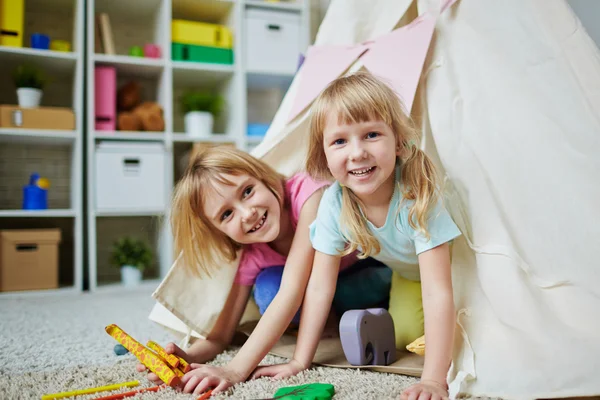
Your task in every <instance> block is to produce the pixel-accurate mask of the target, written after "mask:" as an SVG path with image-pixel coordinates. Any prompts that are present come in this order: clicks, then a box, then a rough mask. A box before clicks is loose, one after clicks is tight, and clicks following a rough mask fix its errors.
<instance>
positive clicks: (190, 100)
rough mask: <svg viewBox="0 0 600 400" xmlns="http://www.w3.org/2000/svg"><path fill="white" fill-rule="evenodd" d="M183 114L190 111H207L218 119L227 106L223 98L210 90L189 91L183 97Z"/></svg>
mask: <svg viewBox="0 0 600 400" xmlns="http://www.w3.org/2000/svg"><path fill="white" fill-rule="evenodd" d="M181 106H182V109H183V113H184V114H185V113H188V112H190V111H207V112H209V113H211V114H213V116H214V117H215V118H216V117H218V116H219V115H220V114H221V112H222V111H223V108H224V106H225V100H224V99H223V97H222V96H220V95H218V94H216V93H213V92H211V91H209V90H188V91H187V92H185V93H184V94H183V95H182V96H181Z"/></svg>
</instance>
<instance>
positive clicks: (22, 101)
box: [13, 64, 48, 108]
mask: <svg viewBox="0 0 600 400" xmlns="http://www.w3.org/2000/svg"><path fill="white" fill-rule="evenodd" d="M13 80H14V83H15V86H16V87H17V98H18V100H19V106H20V107H29V108H31V107H39V105H40V100H41V99H42V89H43V88H44V86H45V85H46V83H47V81H48V80H47V78H46V76H45V75H44V72H43V71H42V70H41V69H39V68H37V67H35V66H33V65H29V64H23V65H19V66H18V67H17V68H16V69H15V70H14V72H13Z"/></svg>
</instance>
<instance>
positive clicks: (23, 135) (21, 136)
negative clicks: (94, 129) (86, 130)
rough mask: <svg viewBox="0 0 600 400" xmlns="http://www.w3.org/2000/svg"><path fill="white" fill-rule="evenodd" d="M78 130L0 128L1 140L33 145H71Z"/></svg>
mask: <svg viewBox="0 0 600 400" xmlns="http://www.w3.org/2000/svg"><path fill="white" fill-rule="evenodd" d="M78 134H79V133H78V132H77V131H63V130H53V129H22V128H0V142H2V143H15V144H17V143H19V144H33V145H58V146H64V145H70V144H72V143H73V142H75V140H77V136H78Z"/></svg>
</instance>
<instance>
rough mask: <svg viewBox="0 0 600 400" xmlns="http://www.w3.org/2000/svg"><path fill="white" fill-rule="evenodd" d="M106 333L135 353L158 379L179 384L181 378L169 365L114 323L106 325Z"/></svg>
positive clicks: (173, 384)
mask: <svg viewBox="0 0 600 400" xmlns="http://www.w3.org/2000/svg"><path fill="white" fill-rule="evenodd" d="M105 330H106V333H108V334H109V335H110V336H112V337H113V338H115V339H116V340H117V341H118V342H119V343H121V344H122V345H123V346H124V347H125V348H126V349H127V350H129V351H130V352H131V354H133V355H135V356H136V357H137V359H138V360H140V362H141V363H142V364H144V365H145V366H146V368H148V369H149V370H150V371H152V372H154V373H155V374H156V375H157V376H158V378H159V379H160V380H162V381H163V382H164V383H166V384H167V385H169V386H171V387H175V386H179V385H180V384H181V379H180V377H179V376H178V374H177V373H175V372H174V371H173V370H172V369H171V367H170V365H169V364H168V363H167V362H165V361H164V360H163V359H162V358H161V357H160V356H159V355H157V354H156V353H154V352H153V351H152V350H150V349H148V348H146V347H144V346H143V345H142V344H141V343H140V342H138V341H137V340H135V339H134V338H132V337H131V336H129V335H128V334H127V333H126V332H124V331H123V330H122V329H121V328H119V327H118V326H117V325H115V324H111V325H108V326H107V327H106V328H105Z"/></svg>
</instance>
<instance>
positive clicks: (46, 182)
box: [36, 178, 50, 189]
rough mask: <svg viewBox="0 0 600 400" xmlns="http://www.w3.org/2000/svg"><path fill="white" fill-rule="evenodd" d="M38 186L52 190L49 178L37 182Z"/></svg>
mask: <svg viewBox="0 0 600 400" xmlns="http://www.w3.org/2000/svg"><path fill="white" fill-rule="evenodd" d="M36 185H38V186H39V187H41V188H42V189H48V188H50V181H49V180H48V178H40V179H38V180H37V182H36Z"/></svg>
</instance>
